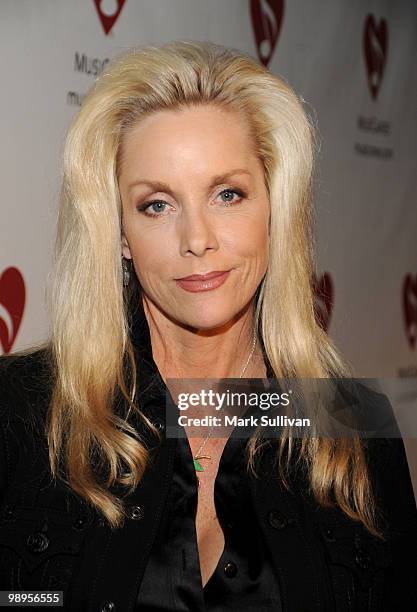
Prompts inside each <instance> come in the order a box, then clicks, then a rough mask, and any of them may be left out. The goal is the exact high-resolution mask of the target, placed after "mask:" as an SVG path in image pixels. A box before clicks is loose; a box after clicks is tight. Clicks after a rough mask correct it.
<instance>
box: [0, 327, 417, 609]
mask: <svg viewBox="0 0 417 612" xmlns="http://www.w3.org/2000/svg"><path fill="white" fill-rule="evenodd" d="M136 331H137V333H139V334H141V337H142V345H141V346H139V345H138V342H137V341H136V348H137V350H138V353H137V356H138V359H139V360H140V362H141V367H140V368H139V369H140V371H141V377H140V381H138V384H139V391H138V392H139V397H140V399H141V401H142V400H143V401H142V404H141V406H142V409H143V410H144V411H145V412H146V413H147V415H148V416H149V417H150V418H151V419H153V421H154V422H156V423H160V424H161V431H162V433H163V426H162V419H161V415H163V414H164V408H165V406H158V405H155V401H154V400H153V398H155V397H156V396H155V393H154V391H153V390H152V389H155V384H161V380H162V379H161V377H160V375H159V372H158V370H157V368H156V365H155V363H154V362H153V359H152V351H151V344H150V337H149V330H148V328H147V325H146V324H145V323H144V321H143V320H142V322H141V323H140V325H139V328H137V330H136ZM138 346H139V348H138ZM46 355H47V354H46V352H44V351H37V352H35V353H34V354H32V355H30V356H19V357H14V356H9V357H2V358H0V425H1V427H0V444H1V448H0V517H1V518H0V590H6V589H14V590H27V591H30V590H31V591H33V590H51V591H58V590H62V591H63V592H64V609H65V610H71V611H74V612H75V611H76V612H82V611H87V610H88V611H91V612H99V611H102V612H131V611H133V610H134V605H135V600H136V596H137V592H138V589H139V588H140V582H141V579H142V576H143V572H144V568H145V566H146V563H147V559H148V558H149V554H150V550H151V547H152V543H153V541H154V540H155V534H156V533H157V531H158V525H159V524H160V520H161V515H162V513H163V512H164V504H165V501H166V497H167V492H168V487H169V484H170V480H171V474H172V469H173V456H174V449H175V444H176V440H175V439H173V438H167V437H165V436H164V435H162V438H163V441H162V444H161V445H159V446H155V437H148V438H146V435H148V436H151V434H146V435H145V430H144V429H143V434H144V435H145V439H147V442H148V444H149V446H152V445H153V446H155V452H154V453H153V459H154V460H153V462H152V463H151V464H150V465H149V468H148V469H147V470H146V472H145V476H144V478H143V480H142V481H141V482H140V484H139V486H138V487H137V489H136V490H135V491H134V493H133V494H132V495H131V496H130V497H129V498H127V502H128V504H129V515H130V518H129V519H128V520H127V521H126V522H125V524H124V526H123V527H122V528H121V529H118V530H111V529H110V528H109V527H108V526H107V525H106V524H105V523H104V521H103V520H102V519H101V518H100V516H99V515H98V513H96V512H95V511H92V510H91V509H90V508H89V507H88V506H87V505H86V504H85V503H84V502H83V501H81V500H80V499H79V498H78V497H77V496H76V495H74V494H73V493H72V492H71V491H70V490H68V489H67V488H66V487H65V486H64V485H63V484H61V483H60V482H57V483H54V482H53V481H52V479H51V475H50V471H49V464H48V454H47V445H46V438H45V435H44V432H43V428H44V422H45V414H46V410H47V406H48V402H49V398H50V383H49V369H48V360H47V356H46ZM138 426H139V425H138ZM366 452H367V457H368V461H369V466H370V470H371V478H372V482H373V484H374V487H375V490H376V491H377V495H378V501H379V504H380V507H381V508H382V510H383V513H384V515H385V517H386V535H387V541H386V542H381V541H379V540H377V539H376V538H374V537H372V536H371V535H370V534H369V533H368V532H367V531H366V530H365V529H364V528H363V527H362V525H361V524H359V523H357V522H354V521H351V520H350V519H348V518H347V517H346V515H345V514H344V513H342V512H341V510H339V509H338V508H337V507H336V508H322V507H320V506H318V505H317V503H316V502H315V501H314V499H313V497H312V496H311V495H310V494H309V492H308V487H307V483H306V481H305V480H304V477H303V475H302V473H300V472H297V473H296V475H295V476H294V479H293V481H292V483H291V489H290V491H287V490H286V489H285V487H283V486H282V485H281V483H280V481H279V479H278V478H277V477H276V476H275V475H272V461H273V453H272V450H271V451H268V450H266V451H265V453H264V455H263V459H262V462H261V463H260V465H259V468H258V469H259V473H260V475H261V478H259V479H255V478H253V479H252V480H251V489H252V496H253V502H254V506H255V508H256V514H257V517H258V521H259V525H260V527H261V531H262V533H263V535H264V537H265V541H266V543H267V545H268V546H269V548H270V552H271V555H272V558H273V562H274V565H275V569H276V572H277V575H278V576H279V582H280V592H281V594H282V605H283V610H284V611H285V612H307V611H310V612H313V611H316V612H319V611H320V612H327V611H329V612H330V611H336V612H354V611H358V610H360V611H371V610H372V611H379V610H384V611H391V610H401V612H406V611H408V610H410V611H411V610H414V611H415V610H417V587H416V584H417V570H416V565H415V551H416V546H417V510H416V504H415V500H414V495H413V490H412V485H411V480H410V475H409V470H408V466H407V460H406V455H405V451H404V446H403V442H402V440H401V439H387V438H385V439H373V440H369V441H368V446H367V449H366ZM48 609H49V608H48Z"/></svg>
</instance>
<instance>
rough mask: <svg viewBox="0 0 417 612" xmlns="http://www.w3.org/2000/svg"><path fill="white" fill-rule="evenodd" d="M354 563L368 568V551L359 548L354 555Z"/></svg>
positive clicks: (365, 568) (362, 567)
mask: <svg viewBox="0 0 417 612" xmlns="http://www.w3.org/2000/svg"><path fill="white" fill-rule="evenodd" d="M355 561H356V564H357V565H358V566H359V567H360V568H361V569H363V570H368V569H369V567H370V558H369V555H368V553H367V552H366V551H365V550H363V548H360V549H359V550H358V551H357V553H356V557H355Z"/></svg>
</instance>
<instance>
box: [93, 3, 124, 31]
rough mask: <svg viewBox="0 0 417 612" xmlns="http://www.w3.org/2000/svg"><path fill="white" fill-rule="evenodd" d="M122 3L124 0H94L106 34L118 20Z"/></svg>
mask: <svg viewBox="0 0 417 612" xmlns="http://www.w3.org/2000/svg"><path fill="white" fill-rule="evenodd" d="M124 3H125V0H94V4H95V6H96V9H97V13H98V16H99V18H100V21H101V25H102V26H103V30H104V32H105V34H106V36H107V34H108V33H109V32H110V30H111V29H112V27H113V26H114V24H115V23H116V21H117V20H118V18H119V15H120V13H121V11H122V8H123V5H124Z"/></svg>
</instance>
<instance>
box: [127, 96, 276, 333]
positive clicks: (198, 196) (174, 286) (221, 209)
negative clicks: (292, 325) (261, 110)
mask: <svg viewBox="0 0 417 612" xmlns="http://www.w3.org/2000/svg"><path fill="white" fill-rule="evenodd" d="M119 190H120V195H121V200H122V209H123V210H122V219H123V223H122V235H123V237H122V252H123V255H124V256H125V257H126V258H132V259H133V265H134V268H135V272H136V274H137V277H138V279H139V282H140V284H141V286H142V290H143V292H144V294H145V298H146V299H147V301H148V302H150V303H151V304H153V306H154V307H157V308H158V309H159V310H160V311H162V312H163V313H164V314H165V315H167V316H168V317H169V318H170V319H171V320H174V321H175V322H178V323H179V324H181V325H186V326H189V327H191V328H193V329H196V330H209V329H213V328H216V327H220V326H223V325H225V324H227V323H229V322H230V321H231V320H233V319H234V318H236V316H238V315H239V313H240V312H244V310H245V307H247V306H248V305H249V304H250V302H251V301H252V300H253V297H254V294H255V291H256V289H257V287H258V286H259V284H260V282H261V281H262V278H263V276H264V275H265V273H266V270H267V265H268V249H269V235H268V223H269V200H268V194H267V190H266V187H265V183H264V174H263V167H262V164H261V162H260V161H259V160H258V158H257V157H256V156H255V155H254V154H253V152H252V143H251V139H250V135H249V133H248V128H247V125H246V124H245V122H244V121H243V120H242V118H241V117H240V115H239V114H237V113H234V112H233V113H232V112H231V111H226V110H223V109H219V108H217V107H213V106H204V107H203V106H200V107H194V108H191V109H186V110H181V111H171V110H169V111H165V110H164V111H158V112H156V113H154V114H152V115H150V116H148V117H146V118H145V119H144V120H142V122H141V123H140V124H139V125H137V126H136V127H135V128H134V129H132V131H131V132H130V133H129V134H128V135H127V137H126V138H125V140H124V142H123V143H122V157H121V164H120V169H119ZM209 272H225V273H226V274H223V276H222V277H217V279H215V278H213V279H212V280H205V281H202V282H200V283H196V282H188V283H187V282H182V283H181V282H180V283H179V282H178V279H182V278H184V277H187V276H190V275H200V274H207V273H209Z"/></svg>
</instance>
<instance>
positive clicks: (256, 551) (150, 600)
mask: <svg viewBox="0 0 417 612" xmlns="http://www.w3.org/2000/svg"><path fill="white" fill-rule="evenodd" d="M246 442H247V440H246V439H243V438H235V437H234V436H233V432H232V435H231V436H230V437H229V439H228V440H227V443H226V445H225V447H224V449H223V453H222V456H221V459H220V462H219V468H218V472H217V476H216V480H215V485H214V500H215V506H216V511H217V517H218V519H219V522H220V525H221V527H222V529H223V533H224V537H225V546H224V550H223V553H222V555H221V557H220V559H219V562H218V564H217V567H216V569H215V571H214V573H213V574H212V575H211V577H210V578H209V580H208V582H207V583H206V585H205V587H204V589H203V588H202V580H201V574H200V564H199V556H198V547H197V537H196V528H195V518H196V511H197V478H196V473H195V469H194V464H193V458H192V453H191V449H190V445H189V442H188V439H187V438H179V439H178V440H177V451H176V457H175V464H174V476H173V481H172V483H171V488H170V494H169V498H168V505H167V508H166V510H165V512H164V515H163V518H162V524H161V526H160V530H159V532H158V535H157V537H156V540H155V543H154V546H153V549H152V551H151V555H150V558H149V562H148V564H147V566H146V569H145V574H144V577H143V581H142V584H141V586H140V589H139V594H138V598H137V608H136V609H137V610H140V611H141V612H151V611H152V612H157V611H158V612H162V611H170V612H171V611H172V612H173V611H174V610H175V611H178V612H180V611H181V612H185V611H187V612H188V611H192V612H199V611H203V610H207V611H210V612H224V611H225V610H239V611H240V612H245V611H247V612H249V611H251V612H253V611H254V610H256V611H257V612H263V611H266V610H269V611H270V610H274V611H276V612H280V610H281V604H280V597H279V589H278V580H277V577H276V575H275V573H274V569H273V566H272V564H271V559H270V557H269V553H268V550H267V548H266V546H265V543H264V540H263V535H262V533H261V531H260V529H259V527H258V523H257V519H256V516H255V513H254V508H253V504H252V500H251V496H250V489H249V486H248V475H247V474H246V471H245V452H244V447H245V445H246Z"/></svg>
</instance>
